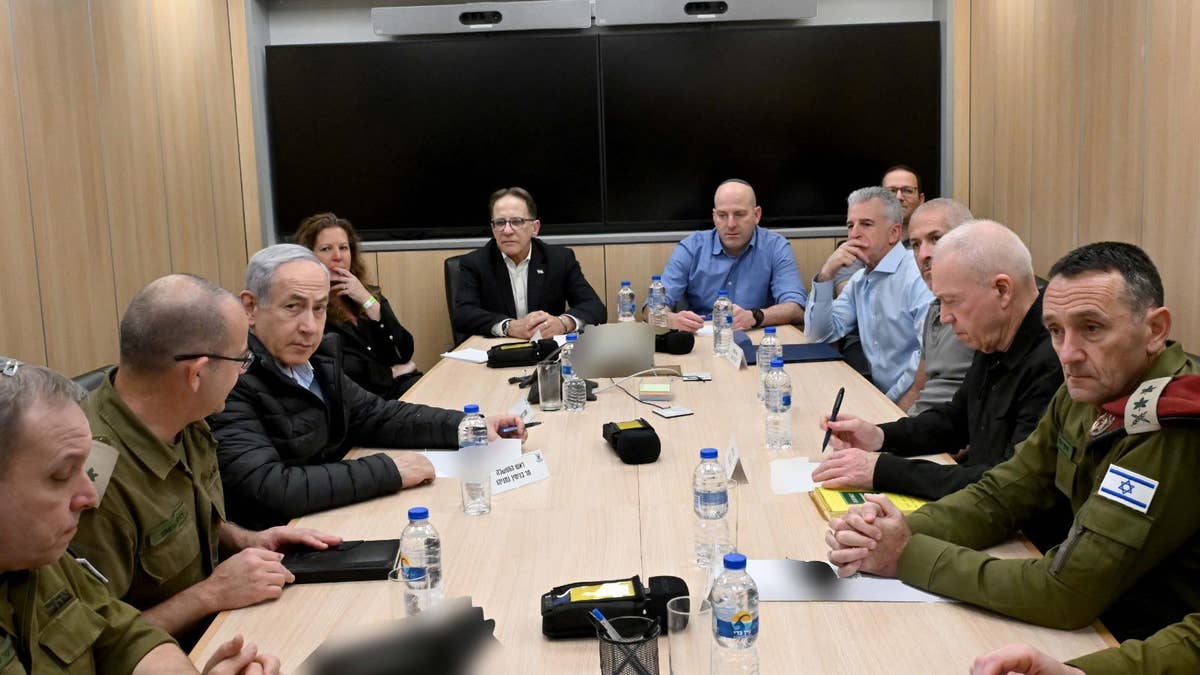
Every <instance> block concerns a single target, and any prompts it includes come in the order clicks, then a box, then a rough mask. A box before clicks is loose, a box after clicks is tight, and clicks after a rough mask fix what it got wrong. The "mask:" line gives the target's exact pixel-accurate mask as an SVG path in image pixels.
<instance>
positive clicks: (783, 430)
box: [763, 356, 792, 450]
mask: <svg viewBox="0 0 1200 675" xmlns="http://www.w3.org/2000/svg"><path fill="white" fill-rule="evenodd" d="M763 403H765V404H766V406H767V449H768V450H790V449H791V447H792V378H790V377H788V374H787V371H785V370H784V369H783V359H782V358H781V357H778V356H776V357H775V358H773V359H771V369H770V370H768V371H767V374H766V376H765V377H764V378H763Z"/></svg>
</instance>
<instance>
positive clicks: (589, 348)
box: [571, 321, 654, 379]
mask: <svg viewBox="0 0 1200 675" xmlns="http://www.w3.org/2000/svg"><path fill="white" fill-rule="evenodd" d="M571 361H572V363H573V365H574V367H575V372H576V373H578V375H579V376H580V377H583V378H586V379H596V378H600V377H626V376H628V375H632V374H634V373H637V372H640V371H643V370H648V369H650V368H653V367H654V328H652V327H651V326H650V325H649V324H645V323H639V322H634V321H630V322H621V323H602V324H597V325H593V326H588V327H587V330H585V331H584V332H583V333H582V334H581V335H580V336H579V341H578V342H577V343H576V344H575V349H574V350H573V351H572V352H571Z"/></svg>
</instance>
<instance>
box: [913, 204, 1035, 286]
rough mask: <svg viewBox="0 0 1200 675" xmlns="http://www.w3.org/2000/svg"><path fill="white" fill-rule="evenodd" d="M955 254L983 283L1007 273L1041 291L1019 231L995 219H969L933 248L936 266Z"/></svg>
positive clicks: (1013, 278) (1019, 283) (1020, 284)
mask: <svg viewBox="0 0 1200 675" xmlns="http://www.w3.org/2000/svg"><path fill="white" fill-rule="evenodd" d="M947 255H953V256H954V257H955V258H956V259H957V260H958V261H959V263H960V264H962V265H963V266H964V268H965V269H967V270H969V271H970V272H971V274H972V276H974V277H975V278H976V279H977V280H978V281H979V282H980V283H985V284H986V283H990V282H991V280H992V278H993V277H995V276H996V275H997V274H1006V275H1008V276H1009V277H1011V278H1012V280H1013V282H1014V283H1015V284H1016V285H1018V286H1022V287H1025V288H1037V279H1036V277H1034V275H1033V259H1032V257H1031V256H1030V255H1029V249H1028V248H1026V247H1025V242H1023V241H1021V238H1020V237H1018V236H1017V234H1016V233H1015V232H1013V231H1012V230H1010V229H1008V228H1007V227H1005V226H1004V225H1003V224H1001V223H998V222H996V221H994V220H968V221H967V222H965V223H963V224H962V225H960V226H958V227H956V228H954V229H953V230H950V231H949V232H947V233H946V234H945V235H944V236H943V237H942V238H941V239H939V240H938V243H937V245H936V246H934V248H933V264H934V269H935V270H936V269H937V262H938V260H939V259H944V258H945V257H946V256H947Z"/></svg>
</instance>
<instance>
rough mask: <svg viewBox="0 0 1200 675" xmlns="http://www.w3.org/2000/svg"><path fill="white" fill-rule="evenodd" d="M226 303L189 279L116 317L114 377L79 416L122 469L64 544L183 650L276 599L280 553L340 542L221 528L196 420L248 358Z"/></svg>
mask: <svg viewBox="0 0 1200 675" xmlns="http://www.w3.org/2000/svg"><path fill="white" fill-rule="evenodd" d="M247 328H248V327H247V319H246V314H245V312H244V311H242V306H241V303H239V302H238V300H237V298H235V297H234V296H233V294H231V293H229V292H228V291H226V290H225V289H223V288H221V287H219V286H217V285H216V284H214V283H212V282H210V281H208V280H206V279H202V278H200V277H195V276H190V275H183V274H177V275H171V276H166V277H162V278H161V279H158V280H156V281H153V282H151V283H150V284H149V285H147V286H146V287H145V288H144V289H142V290H141V291H140V292H139V293H138V294H137V295H136V296H134V298H133V300H132V301H130V303H129V307H128V308H127V309H126V310H125V315H124V316H123V317H122V319H121V326H120V351H121V358H120V364H119V366H118V367H116V368H113V369H112V370H110V371H109V372H108V374H107V377H105V378H104V381H103V382H102V383H101V385H100V387H99V388H98V389H97V390H96V391H94V392H93V393H92V394H91V395H89V396H88V398H87V400H86V401H84V403H83V409H84V412H85V413H86V415H87V417H88V421H89V422H90V424H91V429H92V434H93V437H94V438H95V439H96V440H97V441H100V442H102V443H104V444H106V445H109V446H112V447H113V448H116V449H117V451H118V452H119V454H120V458H119V460H118V462H117V465H116V468H115V469H114V472H113V475H112V477H111V479H110V482H109V485H108V488H107V491H106V492H105V499H103V500H102V501H101V502H100V505H99V507H98V508H96V509H93V510H89V511H86V512H85V513H84V514H83V516H82V517H81V518H80V521H79V531H78V533H77V534H76V535H75V539H74V542H73V546H74V547H75V549H76V550H77V551H78V552H79V553H82V554H83V555H85V556H86V557H87V558H88V559H89V560H90V561H91V562H92V563H93V564H94V565H95V566H96V568H97V569H99V570H100V571H101V573H102V574H103V575H104V576H106V577H107V578H108V586H109V588H110V589H111V590H112V592H113V593H114V595H117V596H119V597H121V599H122V600H124V601H125V602H128V603H129V604H131V605H133V606H134V607H136V608H138V609H140V610H142V611H143V613H144V616H145V618H146V620H147V621H148V622H149V623H150V624H152V625H154V626H157V627H159V628H161V629H163V630H165V631H167V632H168V633H170V634H171V635H172V636H174V637H175V638H176V639H178V640H179V641H180V642H181V643H182V644H184V645H185V647H186V646H188V645H190V644H191V643H194V641H195V638H198V637H199V635H200V633H201V632H202V631H203V629H204V627H205V625H206V623H207V622H206V621H205V619H206V618H207V617H210V616H212V615H213V614H216V613H217V612H220V611H222V610H227V609H237V608H239V607H246V606H248V605H253V604H256V603H259V602H263V601H264V600H271V599H274V598H278V597H279V596H280V594H281V593H282V592H283V587H284V585H285V584H287V583H290V582H291V581H292V580H293V578H294V577H293V576H292V575H291V573H290V572H288V571H287V569H286V568H285V567H284V566H283V565H282V564H281V562H280V560H281V559H282V557H283V555H282V553H280V551H281V550H282V549H284V548H286V547H288V546H290V545H304V546H310V547H314V548H326V547H327V546H328V545H330V544H337V543H339V542H340V541H341V539H340V538H338V537H334V536H330V535H325V534H321V533H319V532H314V531H310V530H301V529H298V528H293V527H276V528H272V529H269V530H265V531H262V532H252V531H249V530H245V529H243V528H241V527H238V526H237V525H234V524H233V523H231V522H229V521H228V520H226V517H225V496H224V490H223V489H222V485H221V474H220V471H219V469H218V465H217V444H216V441H215V440H214V439H213V436H212V434H211V433H210V432H209V428H208V425H207V424H206V423H205V422H204V417H205V416H207V415H210V414H212V413H214V412H218V411H220V410H221V409H222V408H224V406H225V397H226V396H227V395H228V394H229V391H230V390H231V389H232V388H233V386H234V384H235V383H236V382H237V380H238V376H239V374H240V373H242V372H244V371H245V370H246V369H247V368H248V367H249V365H250V363H251V362H252V361H253V360H254V359H253V354H251V352H250V350H249V349H248V348H247V345H246V333H247Z"/></svg>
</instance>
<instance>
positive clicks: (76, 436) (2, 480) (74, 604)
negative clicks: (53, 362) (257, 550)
mask: <svg viewBox="0 0 1200 675" xmlns="http://www.w3.org/2000/svg"><path fill="white" fill-rule="evenodd" d="M82 396H83V391H82V390H80V388H79V387H78V386H77V385H75V384H74V383H72V382H71V381H70V380H68V379H66V378H64V377H62V376H61V375H58V374H57V373H54V372H52V371H50V370H48V369H46V368H41V367H38V366H27V365H24V364H21V363H19V362H17V361H15V360H12V359H5V358H0V428H2V429H4V433H3V434H2V435H0V514H3V518H0V675H24V674H25V673H37V674H38V675H43V674H45V675H52V674H54V673H105V674H106V675H107V674H109V673H113V674H116V675H124V674H125V673H138V674H139V675H142V674H145V675H161V674H164V673H165V674H168V675H169V674H172V673H195V672H196V669H195V668H194V667H193V666H192V664H191V662H190V661H188V659H187V657H186V656H185V655H184V654H183V652H182V651H180V650H179V647H178V646H177V645H176V644H175V643H174V641H172V640H171V637H170V636H169V635H168V634H167V633H165V632H164V631H162V630H160V629H158V628H155V627H154V626H151V625H150V624H148V623H147V622H145V621H144V620H143V619H142V618H141V617H140V616H139V615H138V612H137V610H136V609H134V608H133V607H131V606H129V605H127V604H125V603H123V602H121V601H120V600H118V599H117V598H116V597H115V596H113V595H112V594H111V593H110V592H109V591H108V589H107V588H106V587H105V586H104V584H103V583H102V581H101V579H100V578H99V576H98V575H96V574H95V573H94V572H93V571H90V570H88V569H87V568H86V566H87V563H86V562H77V561H76V560H75V559H73V557H72V556H70V555H66V551H67V544H68V543H69V542H70V539H71V535H72V534H74V532H75V528H76V525H77V523H78V521H79V515H80V512H81V511H83V510H84V509H89V508H92V507H94V506H95V505H96V502H97V501H98V499H99V495H98V494H97V492H96V486H95V485H94V484H93V481H92V478H91V476H90V475H89V473H88V469H89V467H88V464H87V462H88V457H89V454H90V452H91V450H92V440H91V434H90V432H89V430H88V425H87V418H85V417H84V415H83V411H82V410H80V408H79V406H78V401H79V400H80V399H81V398H82ZM278 670H279V662H278V661H277V660H276V659H274V658H273V657H266V656H260V655H258V654H257V653H256V650H255V648H254V646H253V645H244V646H243V645H242V641H241V639H240V638H238V639H236V640H234V641H231V642H229V643H226V644H225V645H222V646H221V647H220V648H219V649H218V650H217V656H215V657H214V658H213V660H211V661H209V663H208V666H207V667H206V668H205V673H209V674H211V675H218V674H224V675H234V674H250V673H278Z"/></svg>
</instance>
